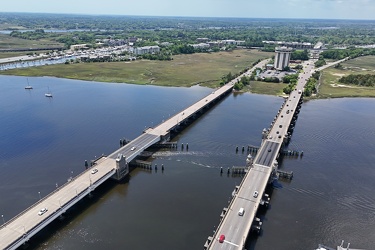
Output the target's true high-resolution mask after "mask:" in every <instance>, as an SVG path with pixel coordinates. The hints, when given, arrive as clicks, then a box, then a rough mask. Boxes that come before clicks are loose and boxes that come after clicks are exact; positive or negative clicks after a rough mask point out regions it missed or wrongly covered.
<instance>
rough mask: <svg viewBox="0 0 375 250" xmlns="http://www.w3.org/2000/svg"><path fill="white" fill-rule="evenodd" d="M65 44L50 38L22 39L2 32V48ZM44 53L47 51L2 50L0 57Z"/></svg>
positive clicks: (0, 37) (45, 46)
mask: <svg viewBox="0 0 375 250" xmlns="http://www.w3.org/2000/svg"><path fill="white" fill-rule="evenodd" d="M59 46H63V44H62V43H58V42H55V41H51V40H48V39H40V40H27V39H20V38H17V37H11V36H9V35H5V34H0V49H10V48H26V49H29V48H48V47H59ZM33 52H35V53H37V54H40V53H43V52H45V51H20V52H0V58H7V57H14V56H24V55H26V54H28V53H33Z"/></svg>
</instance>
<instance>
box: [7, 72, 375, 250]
mask: <svg viewBox="0 0 375 250" xmlns="http://www.w3.org/2000/svg"><path fill="white" fill-rule="evenodd" d="M29 82H30V85H32V86H33V88H34V89H33V90H25V89H24V86H26V85H27V81H26V78H24V77H12V76H1V77H0V126H1V130H0V173H1V174H0V197H1V199H0V214H2V215H4V219H5V220H9V219H10V218H11V217H13V216H15V215H16V214H17V213H19V212H21V211H22V210H23V209H25V208H27V207H28V206H29V205H31V204H33V203H34V202H36V201H37V200H38V199H39V197H38V196H39V194H38V192H40V193H41V195H42V196H44V195H46V194H48V193H49V192H51V191H52V190H53V189H54V188H55V187H56V184H57V185H61V184H63V183H65V182H66V181H67V179H68V178H69V177H70V176H72V175H77V174H78V173H80V172H81V171H83V170H84V160H91V159H94V158H95V156H98V155H101V154H103V153H104V154H108V153H111V152H112V151H114V150H115V149H117V148H118V146H119V140H120V138H128V139H134V138H136V137H137V136H138V135H140V134H141V133H142V130H143V129H144V128H145V127H148V126H155V125H156V124H158V123H160V122H161V121H162V120H163V119H166V118H167V117H169V116H170V115H173V114H175V113H177V112H179V111H180V110H182V109H183V108H184V107H186V106H188V105H190V104H192V103H193V102H195V101H197V100H199V99H200V98H203V97H204V96H205V95H208V94H210V93H211V92H212V90H211V89H208V88H203V87H198V86H195V87H192V88H165V87H155V86H137V85H128V84H108V83H96V82H85V81H73V80H65V79H57V78H47V77H44V78H29ZM48 87H49V89H50V91H51V92H52V94H53V98H46V97H45V96H44V94H45V93H46V92H47V91H48ZM282 102H283V99H282V98H279V97H272V96H262V95H254V94H248V93H246V94H232V95H230V96H228V97H227V98H225V99H224V100H223V101H221V102H220V103H218V105H216V106H215V107H214V108H213V109H211V110H210V111H208V112H207V113H206V114H205V115H204V116H202V117H200V118H199V119H198V120H197V121H195V122H194V123H193V124H191V125H190V126H189V127H188V128H187V129H185V130H184V131H183V132H182V133H181V134H179V135H178V136H177V137H176V138H175V140H176V141H178V142H179V143H189V151H186V150H183V151H182V150H181V149H180V148H179V149H178V150H174V151H161V152H158V153H156V154H155V155H154V157H153V158H152V159H149V160H152V161H153V162H154V164H155V163H156V164H158V165H161V164H164V166H165V168H166V170H165V171H164V172H161V171H159V172H155V171H152V172H149V171H144V170H141V169H136V170H134V171H133V172H131V174H130V177H129V179H127V180H126V181H124V182H121V183H116V182H108V183H106V184H105V185H104V186H103V187H102V188H100V189H98V190H95V192H94V193H93V195H92V196H91V197H88V198H87V199H85V200H84V201H83V202H81V203H80V204H78V205H77V206H75V207H74V208H73V209H72V210H70V211H69V212H68V213H66V214H65V216H64V218H62V219H60V220H57V221H56V222H55V223H54V224H52V225H51V226H50V227H47V228H46V230H44V231H42V232H41V233H40V234H39V235H37V236H36V237H34V238H33V239H32V240H31V241H30V242H29V243H28V244H27V246H26V247H25V248H26V249H103V248H105V247H106V248H111V249H119V248H126V249H202V248H203V244H204V242H205V240H206V239H207V237H208V236H209V235H212V231H213V230H214V227H215V226H217V225H218V223H219V215H220V212H221V210H222V208H223V207H225V206H226V205H227V202H228V200H229V197H230V195H231V192H232V190H233V189H234V187H235V185H238V184H239V183H240V181H241V178H240V177H231V176H229V177H228V176H227V175H223V176H220V174H219V170H220V167H223V168H227V167H231V166H233V165H236V166H239V165H244V162H245V159H246V155H245V154H241V153H240V154H236V153H235V147H236V146H237V145H238V146H243V145H247V144H252V145H259V143H260V140H261V131H262V129H263V128H264V127H267V126H269V124H270V122H271V121H272V119H273V117H274V116H275V114H276V113H277V110H278V109H279V107H280V105H281V104H282ZM373 110H375V101H374V100H373V99H351V98H345V99H335V100H319V101H310V102H306V103H304V104H303V106H302V110H301V113H300V115H299V118H298V120H297V124H296V128H295V132H294V134H293V137H292V141H291V143H290V146H289V147H290V148H291V149H296V150H303V151H304V153H305V154H304V157H303V158H298V159H294V158H284V159H283V161H282V163H281V167H282V169H284V170H292V171H293V172H294V175H295V178H294V179H293V180H292V181H291V182H282V181H279V182H278V183H277V185H276V188H275V189H274V190H273V192H272V200H271V207H270V209H269V210H268V211H267V212H266V213H265V214H261V215H260V216H261V217H262V218H263V221H264V223H263V231H262V233H261V235H260V237H258V239H256V240H252V241H251V242H249V244H248V246H247V248H248V249H314V248H316V247H317V244H318V243H324V244H326V245H331V246H335V245H337V244H339V243H340V242H341V240H342V239H344V240H346V241H349V242H351V243H352V245H351V246H353V247H357V248H365V249H374V246H375V238H374V237H373V235H375V196H374V195H373V190H374V189H375V182H374V181H373V180H374V178H375V169H374V162H375V154H374V153H373V150H374V148H375V145H374V144H375V143H374V141H375V140H374V138H375V131H374V128H375V126H374V125H375V115H374V112H373Z"/></svg>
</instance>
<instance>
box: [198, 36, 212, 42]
mask: <svg viewBox="0 0 375 250" xmlns="http://www.w3.org/2000/svg"><path fill="white" fill-rule="evenodd" d="M209 40H210V39H208V38H206V37H204V38H201V37H200V38H197V42H198V43H207V42H208V41H209Z"/></svg>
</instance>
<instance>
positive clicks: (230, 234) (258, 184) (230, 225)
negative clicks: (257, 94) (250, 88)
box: [204, 61, 314, 250]
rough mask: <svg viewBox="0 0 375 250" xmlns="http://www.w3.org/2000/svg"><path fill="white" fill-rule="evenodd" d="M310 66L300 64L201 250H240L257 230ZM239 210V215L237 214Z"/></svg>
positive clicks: (308, 63)
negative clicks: (295, 80)
mask: <svg viewBox="0 0 375 250" xmlns="http://www.w3.org/2000/svg"><path fill="white" fill-rule="evenodd" d="M313 67H314V66H313V62H312V61H308V62H305V63H304V72H303V73H301V74H300V76H299V79H298V83H297V86H296V88H295V89H294V90H293V91H292V92H291V93H290V95H289V97H288V98H287V99H286V100H285V102H284V103H283V105H282V107H281V108H280V109H279V111H278V113H277V115H276V117H275V118H274V119H273V121H272V123H271V127H270V129H268V130H265V131H263V140H262V144H261V146H260V148H259V150H258V154H257V155H256V157H255V158H254V160H252V159H249V160H251V162H249V164H248V165H250V168H249V171H248V172H247V173H246V175H245V176H244V178H243V179H242V182H241V184H240V185H239V186H237V187H236V188H235V190H234V192H233V197H232V200H231V201H230V203H229V205H228V207H227V208H224V210H223V212H222V215H221V220H220V223H219V225H218V227H217V229H216V231H215V232H214V235H213V236H212V237H208V239H207V241H206V243H205V245H204V248H205V249H210V250H214V249H243V248H244V247H245V243H246V240H247V237H248V235H249V233H250V232H251V230H252V228H253V229H255V230H259V229H260V223H259V219H257V218H256V213H257V211H258V208H259V206H261V204H264V203H267V202H268V199H269V198H268V195H266V194H265V193H264V192H265V189H266V186H267V184H268V183H270V182H271V181H272V180H273V179H274V178H276V176H277V159H278V156H279V154H280V151H281V149H282V147H283V144H284V143H286V142H287V141H288V140H289V138H290V131H291V130H292V129H293V126H294V122H295V120H296V117H297V114H298V112H299V109H300V107H301V103H302V92H303V88H304V86H305V84H306V82H307V80H308V79H309V78H310V77H311V75H312V73H313V72H314V70H313ZM241 208H242V209H241ZM240 209H241V210H243V213H239V211H240Z"/></svg>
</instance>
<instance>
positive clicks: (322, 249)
mask: <svg viewBox="0 0 375 250" xmlns="http://www.w3.org/2000/svg"><path fill="white" fill-rule="evenodd" d="M349 247H350V243H348V245H347V247H344V241H341V245H340V246H337V250H364V249H354V248H349ZM315 250H336V249H334V248H331V247H327V246H324V245H322V244H319V246H318V248H317V249H315Z"/></svg>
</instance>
